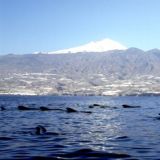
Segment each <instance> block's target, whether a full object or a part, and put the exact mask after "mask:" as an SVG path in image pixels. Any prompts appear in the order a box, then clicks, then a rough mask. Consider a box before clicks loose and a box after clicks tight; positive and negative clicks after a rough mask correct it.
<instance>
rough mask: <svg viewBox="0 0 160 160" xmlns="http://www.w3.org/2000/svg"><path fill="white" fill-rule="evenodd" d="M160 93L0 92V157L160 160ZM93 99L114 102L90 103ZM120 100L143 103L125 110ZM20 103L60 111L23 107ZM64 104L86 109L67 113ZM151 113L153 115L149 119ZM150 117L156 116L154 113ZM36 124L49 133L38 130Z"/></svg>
mask: <svg viewBox="0 0 160 160" xmlns="http://www.w3.org/2000/svg"><path fill="white" fill-rule="evenodd" d="M159 100H160V97H157V96H156V97H51V96H44V97H34V96H33V97H31V96H29V97H27V96H15V97H14V96H0V105H3V106H5V108H6V110H3V111H0V159H158V158H159V154H160V146H159V143H160V134H159V131H160V127H159V121H158V120H157V121H155V118H154V117H157V116H159V115H158V113H160V110H159V109H158V106H157V104H159V103H158V101H159ZM91 104H102V105H107V106H110V107H104V106H103V107H101V108H100V107H95V108H88V106H89V105H91ZM122 104H131V105H140V106H142V107H141V108H138V109H137V108H136V109H134V108H132V109H124V108H122V106H121V105H122ZM18 105H26V106H29V107H35V108H39V107H40V106H47V107H49V108H51V109H54V108H61V109H62V110H64V112H62V111H58V110H57V111H56V110H54V111H45V112H42V111H39V110H34V111H19V110H17V106H18ZM66 107H72V108H74V109H76V110H78V111H92V114H87V113H81V112H78V113H67V112H65V109H66ZM148 117H149V118H148ZM151 117H152V118H151ZM37 125H42V126H45V128H46V129H47V133H58V134H42V135H36V134H35V127H36V126H37Z"/></svg>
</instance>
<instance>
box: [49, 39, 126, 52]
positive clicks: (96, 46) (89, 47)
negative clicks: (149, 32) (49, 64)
mask: <svg viewBox="0 0 160 160" xmlns="http://www.w3.org/2000/svg"><path fill="white" fill-rule="evenodd" d="M125 49H127V47H125V46H123V45H122V44H120V43H118V42H116V41H113V40H111V39H103V40H101V41H93V42H90V43H87V44H85V45H81V46H78V47H73V48H69V49H64V50H58V51H53V52H49V54H60V53H78V52H105V51H110V50H125Z"/></svg>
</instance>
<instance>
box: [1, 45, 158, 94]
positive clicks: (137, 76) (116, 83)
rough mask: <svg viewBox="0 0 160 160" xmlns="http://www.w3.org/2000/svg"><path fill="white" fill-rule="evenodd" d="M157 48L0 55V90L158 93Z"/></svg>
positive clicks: (64, 92) (72, 92) (58, 92)
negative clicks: (148, 49) (147, 49)
mask: <svg viewBox="0 0 160 160" xmlns="http://www.w3.org/2000/svg"><path fill="white" fill-rule="evenodd" d="M159 68H160V51H159V50H150V51H147V52H144V51H142V50H140V49H136V48H129V49H127V50H112V51H108V52H103V53H101V54H100V53H99V52H97V53H96V52H94V53H93V52H87V53H86V52H85V53H77V54H28V55H5V56H0V75H1V76H0V93H11V94H12V93H14V94H15V93H19V94H22V93H23V94H26V92H28V93H30V94H31V93H34V94H53V93H56V94H95V95H99V94H100V95H101V94H102V95H103V94H105V95H106V94H107V95H108V94H138V93H150V92H153V93H160V89H159V88H160V78H159V77H160V69H159Z"/></svg>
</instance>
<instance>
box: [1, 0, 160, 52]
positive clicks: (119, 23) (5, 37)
mask: <svg viewBox="0 0 160 160" xmlns="http://www.w3.org/2000/svg"><path fill="white" fill-rule="evenodd" d="M104 38H110V39H113V40H115V41H118V42H120V43H122V44H123V45H125V46H127V47H138V48H141V49H144V50H148V49H151V48H160V43H159V40H160V0H0V54H8V53H18V54H24V53H32V52H35V51H54V50H60V49H65V48H70V47H74V46H78V45H82V44H85V43H88V42H90V41H96V40H101V39H104Z"/></svg>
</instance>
